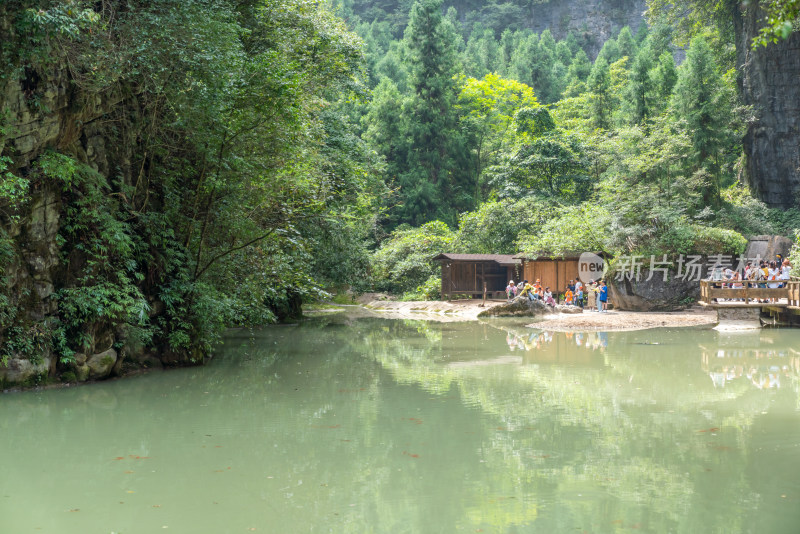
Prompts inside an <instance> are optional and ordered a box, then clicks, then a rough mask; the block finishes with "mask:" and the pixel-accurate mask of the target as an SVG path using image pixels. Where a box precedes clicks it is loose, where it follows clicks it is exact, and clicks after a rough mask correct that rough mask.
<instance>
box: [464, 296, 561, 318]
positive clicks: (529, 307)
mask: <svg viewBox="0 0 800 534" xmlns="http://www.w3.org/2000/svg"><path fill="white" fill-rule="evenodd" d="M555 311H556V310H555V309H554V308H553V307H552V306H548V305H547V304H545V303H544V302H542V301H541V300H530V299H528V298H527V297H517V298H515V299H514V300H513V301H511V302H508V303H506V304H500V305H499V306H494V307H492V308H489V309H488V310H486V311H483V312H481V313H480V314H479V315H478V317H538V316H540V315H546V314H550V313H555Z"/></svg>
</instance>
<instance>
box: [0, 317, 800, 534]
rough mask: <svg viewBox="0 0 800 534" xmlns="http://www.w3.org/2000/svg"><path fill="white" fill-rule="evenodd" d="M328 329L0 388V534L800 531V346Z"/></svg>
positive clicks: (769, 337)
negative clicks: (190, 363)
mask: <svg viewBox="0 0 800 534" xmlns="http://www.w3.org/2000/svg"><path fill="white" fill-rule="evenodd" d="M522 324H523V323H521V322H520V321H516V322H514V321H510V320H495V321H491V322H485V323H483V322H480V323H479V322H463V323H458V322H455V323H441V322H428V321H423V320H398V319H395V320H389V319H377V318H360V319H359V318H355V317H354V316H350V315H347V314H345V313H342V314H333V315H328V316H321V317H317V318H315V319H312V320H308V321H305V322H303V323H302V324H301V325H299V326H275V327H268V328H264V329H261V330H256V331H244V330H243V331H235V332H232V333H231V334H230V335H229V336H228V338H227V339H226V342H225V344H224V346H223V347H221V348H220V350H219V351H218V354H217V356H216V357H215V358H214V359H213V360H212V361H211V362H210V363H209V364H208V365H207V366H205V367H202V368H191V369H181V370H174V371H166V372H161V371H158V372H151V373H148V374H145V375H141V376H136V377H130V378H126V379H124V380H117V381H109V382H104V383H98V384H92V385H88V386H82V387H73V388H67V389H56V390H47V391H35V392H24V393H12V394H6V395H0V454H1V455H2V464H1V465H2V472H1V473H0V533H2V534H25V533H53V534H73V533H80V534H89V533H100V534H108V533H112V532H113V533H118V534H138V533H145V534H147V533H157V532H165V533H167V534H178V533H192V534H195V533H200V534H205V533H208V534H218V533H219V534H222V533H235V534H238V533H242V534H245V533H247V532H262V533H290V534H291V533H311V532H334V533H351V532H352V533H393V534H394V533H451V532H486V533H526V532H535V533H562V532H563V533H573V532H576V533H580V532H592V533H595V532H596V533H605V532H608V533H622V532H654V533H669V532H674V533H726V534H728V533H735V532H754V533H759V534H775V533H792V534H793V533H797V532H800V383H799V382H798V380H799V379H800V330H796V329H795V330H790V329H784V330H763V331H754V332H746V333H736V334H734V333H730V334H724V333H719V332H717V331H714V330H708V329H701V330H696V329H657V330H646V331H639V332H617V333H607V334H605V333H603V334H596V333H593V334H544V333H541V332H539V331H536V330H532V329H526V328H524V327H523V326H522Z"/></svg>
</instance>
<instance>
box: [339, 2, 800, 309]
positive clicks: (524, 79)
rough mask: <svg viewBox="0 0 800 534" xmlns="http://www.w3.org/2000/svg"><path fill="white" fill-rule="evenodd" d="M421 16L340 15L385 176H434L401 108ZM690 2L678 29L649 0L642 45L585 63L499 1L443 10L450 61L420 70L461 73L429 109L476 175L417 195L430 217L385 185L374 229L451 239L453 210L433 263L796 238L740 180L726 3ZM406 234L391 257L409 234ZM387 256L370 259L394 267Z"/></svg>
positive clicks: (453, 159) (799, 221)
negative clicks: (370, 93)
mask: <svg viewBox="0 0 800 534" xmlns="http://www.w3.org/2000/svg"><path fill="white" fill-rule="evenodd" d="M422 5H425V6H428V7H426V9H430V6H431V5H432V4H431V3H429V2H428V3H424V2H423V3H419V4H413V6H414V7H412V5H411V3H410V2H409V3H408V4H406V3H402V2H399V3H391V2H387V3H367V2H359V1H357V0H352V1H347V2H343V7H342V13H343V14H344V15H345V16H346V17H347V18H348V20H350V21H352V22H353V23H354V25H355V28H356V31H357V32H358V33H359V34H361V35H362V37H363V38H364V41H365V44H366V50H367V68H368V72H369V83H370V84H371V86H373V87H375V92H374V98H373V100H372V102H371V103H369V104H366V105H364V106H362V107H361V108H360V110H361V111H360V112H361V114H362V117H363V119H362V124H363V125H364V127H365V134H364V139H365V140H366V141H367V142H368V143H371V144H372V146H374V147H375V149H376V150H377V151H378V152H379V153H380V154H381V155H383V156H384V157H385V158H386V161H387V163H388V166H389V169H390V172H389V173H388V176H387V177H388V178H389V179H390V180H393V179H395V177H398V176H402V175H403V173H406V175H407V174H408V173H409V172H411V173H413V172H414V170H413V168H414V167H415V166H416V167H418V169H421V168H427V167H426V166H425V165H423V164H422V163H420V162H418V161H415V160H414V158H413V157H409V153H408V152H407V151H408V146H409V145H407V144H405V143H406V142H407V140H409V139H414V138H415V137H414V136H415V135H416V134H415V133H414V132H415V131H416V129H418V128H424V127H425V126H427V125H429V124H431V122H427V123H426V124H423V125H420V124H419V122H420V121H421V120H422V121H423V122H424V119H422V118H421V117H415V116H413V115H412V114H409V113H408V112H407V111H406V109H407V106H408V104H407V102H409V101H410V100H413V99H415V98H417V97H416V96H415V95H417V94H418V93H419V88H420V75H421V71H420V70H419V68H418V67H417V66H415V61H418V59H415V58H418V57H419V55H418V54H419V52H418V50H419V45H418V44H417V43H418V41H414V40H412V39H410V38H409V35H410V33H411V32H413V31H414V28H415V24H416V22H415V21H416V17H418V13H419V10H420V9H421V7H420V6H422ZM691 5H692V6H693V7H692V11H691V13H690V17H689V18H688V19H687V20H679V19H678V17H677V16H676V13H677V11H675V10H674V9H673V7H674V6H673V7H670V6H667V5H661V4H659V3H658V2H656V1H653V2H652V3H651V4H650V7H651V19H650V22H651V26H650V27H649V28H644V27H643V28H641V29H640V30H639V31H638V32H637V33H636V34H634V33H633V32H631V31H630V29H629V28H627V27H625V28H622V29H621V30H620V31H619V33H618V35H617V36H616V37H615V38H613V39H609V40H608V41H606V42H605V43H604V44H603V46H602V48H601V49H600V52H599V54H598V55H597V57H596V58H595V59H594V60H593V61H592V60H591V59H590V58H589V56H588V55H587V53H586V50H584V48H582V46H586V42H585V41H584V42H582V41H581V40H579V39H578V38H577V37H576V36H575V35H572V34H570V35H568V37H567V38H566V39H564V40H562V41H556V40H555V39H553V36H552V35H551V33H550V32H549V31H544V32H542V33H541V34H535V33H533V32H531V31H530V30H528V29H525V28H522V27H520V26H519V24H518V22H515V21H513V20H505V21H504V22H499V21H502V20H504V19H503V18H502V17H501V16H495V15H498V14H499V13H500V11H501V8H500V6H499V5H498V4H494V3H491V4H487V5H485V6H483V7H482V6H480V5H472V4H469V3H467V2H455V3H447V2H445V3H444V4H443V5H440V7H439V13H440V16H441V19H438V20H440V22H439V24H440V25H441V26H442V27H446V30H440V31H438V33H435V34H436V35H438V36H439V37H438V38H439V39H440V46H444V44H443V43H445V42H446V43H447V50H448V52H447V53H446V54H443V55H442V57H441V60H438V59H437V58H429V61H430V62H438V63H439V70H438V71H437V72H447V73H451V72H453V68H454V65H456V66H457V67H458V68H459V69H460V70H459V71H458V74H457V75H455V76H453V78H452V83H456V84H458V91H459V95H460V96H459V97H458V101H457V104H456V105H455V106H454V105H452V104H451V103H450V101H448V103H447V104H446V105H445V104H440V105H439V110H440V113H441V116H440V117H438V118H437V120H438V121H439V122H437V123H436V124H437V125H439V126H437V128H438V129H439V130H440V131H442V132H444V131H447V132H448V135H447V137H448V139H449V140H450V142H451V144H450V145H449V146H450V147H451V148H452V149H451V150H449V151H448V150H444V149H440V150H438V154H440V155H442V156H443V157H449V158H450V162H449V167H447V168H449V169H450V170H451V172H453V173H454V175H455V176H459V175H460V176H464V177H466V176H469V182H468V183H470V184H471V187H469V186H468V185H467V183H466V182H462V183H463V185H462V189H461V190H460V193H461V196H458V197H456V196H454V195H443V196H438V197H437V196H435V195H433V194H430V195H427V196H426V197H425V198H426V199H427V200H428V204H427V205H426V208H425V209H424V210H422V209H415V210H411V211H409V210H408V207H409V206H411V205H415V203H416V200H415V199H416V198H418V196H419V191H420V185H419V182H416V183H415V184H414V187H413V188H409V187H408V186H409V184H408V182H403V181H402V180H394V181H392V182H391V183H392V184H394V185H395V186H396V187H397V197H396V198H397V199H398V202H399V203H400V204H401V205H403V206H405V208H404V210H405V211H402V210H400V211H398V209H397V207H394V208H393V207H392V206H388V207H389V211H390V213H392V212H393V213H395V214H396V215H395V216H391V215H390V216H389V217H388V218H387V219H385V220H384V228H386V229H387V230H390V231H391V230H392V229H393V228H394V227H395V226H396V225H398V224H402V223H410V224H420V223H423V222H426V221H432V220H437V219H438V220H440V221H443V222H446V223H447V224H449V225H450V226H451V228H456V224H455V217H454V212H455V213H460V215H458V217H457V219H458V226H457V229H456V230H454V231H453V239H452V241H448V242H447V243H442V244H441V246H442V248H441V249H438V250H426V252H430V253H431V254H435V253H437V252H447V251H453V252H455V251H458V252H471V253H501V252H507V253H513V252H519V251H528V252H541V251H547V252H550V253H561V252H566V251H580V250H601V251H605V252H607V253H610V254H612V255H614V254H626V253H637V254H681V253H703V254H715V253H723V252H725V253H729V254H730V253H739V252H741V251H742V250H743V248H744V244H745V239H744V237H743V236H744V235H750V234H760V233H778V234H785V235H791V234H792V232H793V229H795V228H798V227H800V218H799V217H798V215H799V214H800V213H798V211H797V210H789V211H788V212H782V211H779V210H771V209H768V208H767V207H766V206H765V205H764V204H763V203H760V202H758V201H757V200H755V199H753V198H752V196H751V195H750V194H749V193H748V192H746V191H744V190H743V189H742V188H741V187H739V186H738V185H736V184H737V173H738V169H737V165H738V162H739V161H740V158H741V137H742V135H743V132H744V123H745V121H746V120H748V113H750V111H749V110H748V109H746V108H744V107H742V106H741V105H740V104H739V101H738V95H737V91H736V85H735V78H736V73H735V71H734V70H733V69H732V66H733V60H732V58H733V52H732V50H733V43H732V30H731V28H732V26H731V24H732V22H731V21H732V19H731V13H732V11H731V9H730V5H728V4H725V3H718V4H713V3H710V4H701V3H698V2H694V3H692V4H691ZM504 6H505V8H507V9H508V10H510V11H508V13H512V12H514V10H515V9H522V6H521V5H520V6H517V5H516V3H509V4H504ZM773 7H775V6H773ZM402 13H409V17H408V18H404V17H402V16H400V15H401V14H402ZM703 17H705V18H703ZM490 21H491V22H490ZM406 23H407V24H408V29H407V30H406V33H405V37H402V38H401V36H402V31H401V27H402V25H403V24H406ZM495 24H499V25H495ZM433 34H434V32H432V33H431V35H433ZM459 36H460V37H459ZM673 43H677V44H681V45H683V46H684V47H685V48H684V50H685V56H684V55H683V54H681V52H680V51H679V49H678V48H677V47H676V45H675V44H673ZM453 49H455V50H457V51H458V52H459V58H458V60H454V59H453V57H452V50H453ZM676 58H679V59H681V62H680V64H678V62H677V61H676ZM433 79H434V76H433V75H430V80H429V82H428V83H433ZM437 83H439V82H437ZM451 94H452V93H451ZM445 115H447V117H445ZM443 121H444V122H443ZM444 124H447V126H446V127H444V126H441V125H444ZM454 125H455V126H454ZM456 147H457V148H456ZM398 162H402V164H403V165H405V166H404V167H402V169H401V167H400V165H398ZM446 166H447V164H442V167H446ZM428 174H429V175H430V173H428ZM434 183H435V181H432V180H429V181H428V182H427V183H426V185H427V186H428V187H432V186H433V184H434ZM437 203H438V204H437ZM470 204H472V205H473V206H474V208H472V209H469V206H470ZM532 206H535V209H533V210H532V211H531V209H530V207H532ZM465 208H467V210H466V211H465ZM412 212H413V213H412ZM420 231H422V228H421V229H420ZM398 232H399V233H397V234H392V236H391V237H390V239H389V241H388V242H387V243H385V244H384V246H389V245H388V243H392V245H391V246H392V247H394V246H396V244H397V243H398V242H405V241H407V240H409V239H410V238H411V237H410V236H412V235H414V234H413V232H412V231H411V230H408V229H406V228H404V229H402V230H398ZM409 232H411V233H409ZM417 237H419V238H420V239H422V237H421V236H417ZM380 250H381V251H380V252H379V253H378V254H377V255H376V256H375V262H377V263H375V265H378V264H381V262H384V261H385V260H386V257H385V254H386V251H385V250H384V248H383V247H382V248H381V249H380ZM418 253H421V251H420V250H418V251H416V252H414V253H411V252H409V254H412V255H413V254H418ZM415 258H417V259H415V260H414V263H415V264H418V263H419V261H420V260H419V258H418V257H417V256H415ZM396 261H397V263H398V264H400V263H402V254H400V253H398V255H397V260H396ZM375 272H376V273H381V274H379V275H378V276H377V277H376V287H377V288H379V289H382V290H393V291H398V292H403V291H411V290H413V293H414V294H415V295H419V294H420V291H418V290H416V289H415V288H417V287H421V284H422V282H423V281H424V279H425V276H423V275H422V274H420V275H419V276H411V275H409V274H407V273H406V272H405V271H403V270H402V269H401V270H398V271H396V276H397V277H398V278H397V279H395V281H394V284H395V286H394V287H390V284H388V283H386V281H385V278H384V276H385V274H384V273H386V272H387V271H386V270H385V269H384V268H383V267H380V268H376V269H375ZM419 272H420V273H421V272H422V271H421V270H420V271H419ZM425 273H426V276H427V275H428V274H430V275H431V276H433V275H435V269H432V270H429V271H425ZM382 280H384V281H382ZM430 283H431V284H432V282H430Z"/></svg>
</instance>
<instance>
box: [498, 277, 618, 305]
mask: <svg viewBox="0 0 800 534" xmlns="http://www.w3.org/2000/svg"><path fill="white" fill-rule="evenodd" d="M506 296H507V297H508V300H509V301H511V300H514V299H515V298H517V297H525V298H528V299H530V300H531V301H536V300H538V301H541V302H543V303H544V304H546V305H547V306H556V305H557V304H564V305H565V306H578V307H580V308H588V309H589V310H590V311H595V309H596V310H597V311H598V312H606V311H608V286H607V285H606V282H605V280H599V281H598V282H595V281H594V279H592V280H589V283H588V284H586V285H585V286H584V284H583V282H581V281H580V279H577V278H576V279H574V280H570V281H569V283H568V284H567V285H566V287H565V288H564V292H563V293H556V294H555V295H554V294H553V292H552V291H550V287H549V286H548V287H542V284H541V283H540V281H539V279H537V280H536V282H534V283H533V284H531V283H530V282H528V280H523V281H522V282H520V283H519V284H514V281H513V280H509V281H508V285H507V286H506Z"/></svg>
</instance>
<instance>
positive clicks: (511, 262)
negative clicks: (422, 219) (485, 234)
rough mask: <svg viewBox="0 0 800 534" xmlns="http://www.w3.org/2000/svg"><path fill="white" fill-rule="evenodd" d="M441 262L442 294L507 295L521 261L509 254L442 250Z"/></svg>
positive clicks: (436, 258) (439, 257)
mask: <svg viewBox="0 0 800 534" xmlns="http://www.w3.org/2000/svg"><path fill="white" fill-rule="evenodd" d="M433 259H434V260H436V261H440V262H441V263H442V298H445V297H446V298H447V299H448V300H450V299H451V298H452V296H453V295H470V296H482V295H483V287H484V283H485V284H486V295H487V296H488V297H492V296H500V297H503V296H505V289H506V285H507V284H508V281H509V280H514V281H516V280H517V273H518V272H519V271H518V270H519V266H520V265H521V263H522V262H521V261H520V260H518V259H516V258H514V257H513V256H511V255H506V254H439V255H438V256H436V257H435V258H433Z"/></svg>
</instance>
